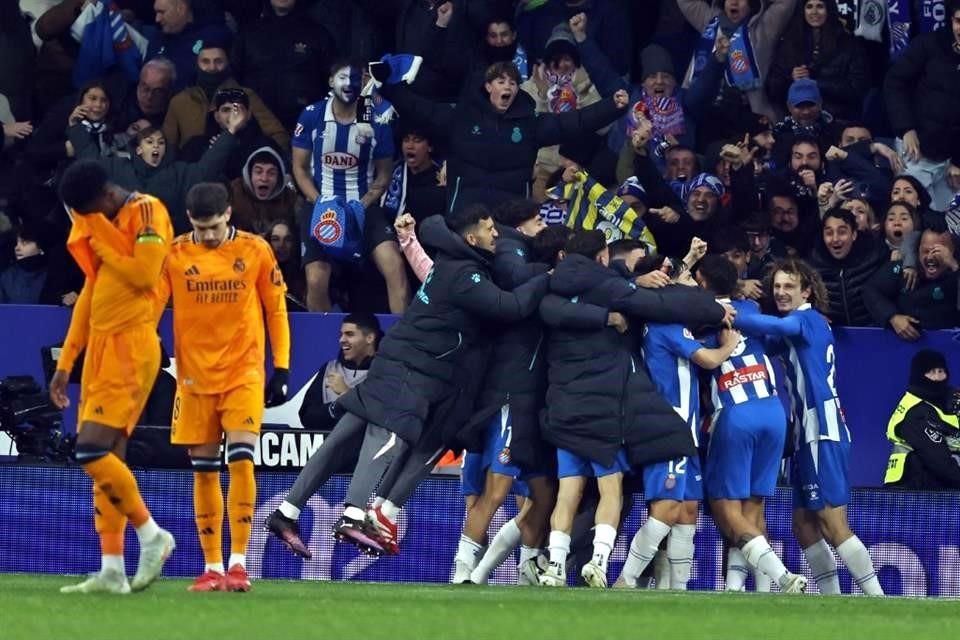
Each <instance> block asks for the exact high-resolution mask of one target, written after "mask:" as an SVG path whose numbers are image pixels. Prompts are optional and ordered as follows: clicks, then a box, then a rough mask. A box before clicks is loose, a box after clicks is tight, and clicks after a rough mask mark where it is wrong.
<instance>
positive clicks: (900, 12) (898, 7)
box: [887, 0, 912, 61]
mask: <svg viewBox="0 0 960 640" xmlns="http://www.w3.org/2000/svg"><path fill="white" fill-rule="evenodd" d="M911 14H912V11H911V8H910V0H887V25H888V27H889V29H890V59H891V61H893V60H895V59H897V58H899V57H900V55H901V54H902V53H903V52H904V50H905V49H906V48H907V45H909V44H910V23H911V17H912V15H911Z"/></svg>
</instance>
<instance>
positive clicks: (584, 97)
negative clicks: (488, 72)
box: [520, 24, 619, 202]
mask: <svg viewBox="0 0 960 640" xmlns="http://www.w3.org/2000/svg"><path fill="white" fill-rule="evenodd" d="M544 55H545V56H546V57H545V58H544V61H543V63H541V64H535V65H534V66H533V69H532V70H531V73H530V77H529V78H528V79H527V80H526V81H525V82H524V83H523V84H521V85H520V88H521V89H522V90H523V91H524V92H526V93H527V94H529V95H530V97H531V98H533V100H534V103H535V107H534V109H535V111H536V112H537V113H564V112H567V111H572V110H574V109H582V108H583V107H586V106H589V105H591V104H594V103H595V102H599V101H600V94H599V93H598V92H597V89H596V88H595V87H594V85H593V82H592V81H591V79H590V76H588V75H587V72H586V70H585V69H584V68H583V67H582V66H581V65H580V52H579V51H578V50H577V44H576V41H575V40H574V35H573V33H572V32H571V31H570V28H569V27H568V26H567V25H565V24H558V25H557V26H556V28H555V29H554V30H553V33H551V35H550V40H549V41H548V42H547V47H546V49H545V50H544ZM617 88H619V86H618V87H617ZM614 91H616V89H615V90H614ZM594 140H596V136H594V135H593V134H592V133H589V132H588V133H585V134H584V136H583V137H582V139H581V140H577V141H573V142H572V144H571V143H568V144H567V145H566V146H567V147H568V148H570V147H575V146H581V147H585V149H584V150H583V151H581V150H580V149H576V151H578V153H577V156H578V158H581V159H582V160H583V161H589V160H590V155H591V154H589V150H590V149H595V148H596V146H597V145H596V144H595V143H594ZM584 152H586V154H585V155H587V157H586V158H584V157H583V155H584ZM568 153H570V152H569V151H568ZM560 160H561V158H560V146H559V145H553V146H550V147H543V148H541V149H540V151H539V152H538V153H537V159H536V161H535V163H534V167H533V174H534V181H533V199H534V200H536V201H538V202H542V201H543V200H544V199H545V198H546V194H545V191H546V183H547V180H548V179H549V177H550V175H551V174H553V172H554V171H556V170H557V169H559V168H560Z"/></svg>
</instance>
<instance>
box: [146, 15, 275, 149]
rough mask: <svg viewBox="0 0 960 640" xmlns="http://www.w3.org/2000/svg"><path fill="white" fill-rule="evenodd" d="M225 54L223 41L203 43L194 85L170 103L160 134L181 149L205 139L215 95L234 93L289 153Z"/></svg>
mask: <svg viewBox="0 0 960 640" xmlns="http://www.w3.org/2000/svg"><path fill="white" fill-rule="evenodd" d="M158 1H160V2H162V1H163V0H158ZM228 51H229V49H228V47H227V45H226V43H225V42H224V41H222V40H220V41H217V40H212V39H208V40H204V41H203V43H202V48H201V49H200V50H199V51H198V52H197V55H196V58H195V61H196V84H192V85H191V86H189V87H187V88H185V89H184V90H183V91H181V92H180V93H178V94H177V95H175V96H173V98H172V99H171V100H170V107H169V109H168V110H167V116H166V118H165V119H164V121H163V134H164V135H165V136H166V138H167V143H168V144H171V145H173V146H174V147H177V148H182V147H184V146H185V145H186V144H187V143H188V142H189V141H190V140H191V139H192V138H193V137H194V136H202V135H204V133H205V124H206V123H207V113H208V112H210V111H211V110H212V108H213V107H215V106H216V105H215V97H216V94H217V92H218V91H222V90H225V89H237V90H239V91H242V92H243V93H245V94H246V96H247V100H248V101H249V107H250V111H251V113H252V114H253V118H254V120H256V122H257V124H258V125H259V126H260V130H261V131H263V134H264V135H266V136H268V137H269V138H271V139H272V140H273V141H274V143H275V144H277V145H278V146H279V148H280V149H288V148H289V147H290V134H289V133H287V131H286V130H285V129H284V128H283V125H282V124H280V121H279V120H277V117H276V116H275V115H273V113H272V112H271V111H270V109H268V108H267V106H266V105H265V104H263V100H261V99H260V96H258V95H257V94H256V93H254V92H253V91H252V90H251V89H248V88H247V87H241V86H240V85H239V84H238V83H237V81H236V80H235V79H234V77H233V73H232V70H231V69H230V59H229V57H228V53H227V52H228ZM234 102H235V101H234Z"/></svg>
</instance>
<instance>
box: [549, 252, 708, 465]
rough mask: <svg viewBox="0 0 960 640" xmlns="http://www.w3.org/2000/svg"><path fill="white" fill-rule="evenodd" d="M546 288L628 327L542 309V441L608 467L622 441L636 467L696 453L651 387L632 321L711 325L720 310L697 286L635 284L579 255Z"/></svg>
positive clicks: (679, 422) (675, 417) (683, 426)
mask: <svg viewBox="0 0 960 640" xmlns="http://www.w3.org/2000/svg"><path fill="white" fill-rule="evenodd" d="M550 289H551V291H552V292H553V293H556V294H557V295H558V296H562V297H564V298H567V299H570V300H575V301H576V302H577V303H578V304H591V305H595V306H598V307H603V308H607V309H609V310H611V311H619V312H621V313H623V314H624V315H626V316H628V317H629V319H630V321H631V322H633V323H635V324H634V326H633V328H632V330H631V331H629V332H627V333H626V334H620V333H618V332H617V331H616V329H613V328H611V327H604V328H602V329H589V330H584V329H583V328H580V327H569V326H562V325H560V324H559V321H558V319H557V318H555V317H551V316H550V315H549V314H544V313H541V316H542V317H543V320H544V322H545V323H546V324H547V325H548V327H550V329H549V331H548V335H549V339H548V342H547V345H548V346H547V362H548V380H549V386H548V388H547V397H546V409H545V411H544V415H543V427H544V431H543V434H544V438H545V439H546V440H547V441H548V442H550V443H551V444H553V445H554V446H556V447H559V448H562V449H567V450H569V451H572V452H573V453H575V454H577V455H579V456H581V457H584V458H588V459H590V460H593V461H595V462H599V463H600V464H603V465H611V464H613V461H614V459H615V458H616V456H617V452H618V451H619V449H620V447H624V446H625V447H626V448H627V452H628V456H629V459H630V462H631V463H633V464H635V465H645V464H649V463H651V462H657V461H660V460H667V459H670V458H675V457H680V456H686V455H696V448H695V447H694V444H693V438H692V436H691V434H690V428H689V426H687V425H686V424H685V423H684V421H683V419H682V418H680V416H679V415H678V414H677V413H676V411H674V410H673V408H672V407H671V406H670V404H669V403H667V401H666V400H664V399H663V396H661V395H660V394H659V393H658V392H657V390H656V387H654V386H653V383H652V382H651V381H650V377H649V375H648V374H647V371H646V369H645V368H644V366H643V363H642V362H641V361H640V358H639V356H638V355H637V353H638V349H637V344H636V342H635V340H634V335H635V334H637V333H639V332H638V329H639V327H637V326H636V323H640V322H643V321H650V322H680V323H684V324H691V325H697V326H699V325H704V324H715V323H718V322H720V320H721V319H722V317H723V309H722V307H721V306H720V305H719V304H717V303H716V301H714V299H713V298H712V297H711V296H710V295H709V294H707V293H706V292H704V291H702V290H699V289H694V288H689V287H668V288H666V289H657V290H653V289H638V288H637V287H636V285H634V284H633V283H632V282H629V281H628V280H626V279H624V278H623V276H621V275H620V274H619V273H618V272H617V271H615V270H614V269H611V268H608V267H604V266H602V265H600V264H598V263H597V262H595V261H593V260H590V259H588V258H585V257H583V256H579V255H571V256H568V257H567V258H566V259H564V260H563V261H562V262H560V264H559V265H557V268H556V269H555V270H554V274H553V276H552V277H551V279H550ZM541 306H542V307H543V306H544V305H541Z"/></svg>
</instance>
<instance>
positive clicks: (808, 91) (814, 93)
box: [787, 78, 823, 109]
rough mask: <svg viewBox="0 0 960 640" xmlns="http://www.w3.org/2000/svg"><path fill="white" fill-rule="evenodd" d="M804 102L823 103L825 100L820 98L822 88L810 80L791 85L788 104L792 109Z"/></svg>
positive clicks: (795, 82)
mask: <svg viewBox="0 0 960 640" xmlns="http://www.w3.org/2000/svg"><path fill="white" fill-rule="evenodd" d="M804 102H815V103H817V104H821V103H822V102H823V98H821V97H820V87H818V86H817V83H816V82H815V81H813V80H811V79H810V78H800V79H799V80H794V81H793V84H791V85H790V91H788V92H787V104H788V105H789V106H790V108H791V109H792V108H793V107H795V106H797V105H798V104H803V103H804Z"/></svg>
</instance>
